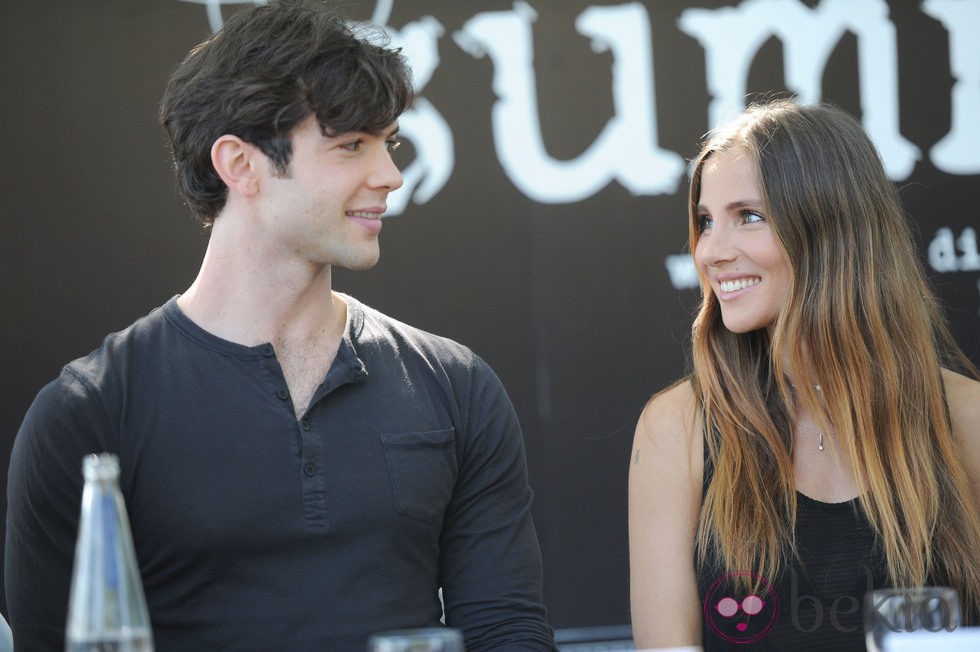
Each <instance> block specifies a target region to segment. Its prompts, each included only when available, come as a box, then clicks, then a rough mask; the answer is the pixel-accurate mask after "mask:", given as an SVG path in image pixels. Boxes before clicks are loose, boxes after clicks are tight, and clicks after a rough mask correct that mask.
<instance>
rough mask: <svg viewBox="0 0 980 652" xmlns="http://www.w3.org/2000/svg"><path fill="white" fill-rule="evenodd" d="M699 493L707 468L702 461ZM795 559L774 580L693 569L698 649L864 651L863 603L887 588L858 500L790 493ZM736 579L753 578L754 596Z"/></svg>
mask: <svg viewBox="0 0 980 652" xmlns="http://www.w3.org/2000/svg"><path fill="white" fill-rule="evenodd" d="M705 457H706V459H705V481H704V486H705V488H707V486H708V483H709V482H710V477H711V466H710V463H709V460H708V459H707V453H706V455H705ZM796 539H797V548H798V551H799V558H798V559H797V558H792V559H790V560H788V561H787V564H786V567H785V568H784V569H783V572H782V574H781V575H780V576H779V577H777V578H757V577H755V576H754V575H753V574H752V573H750V572H749V571H744V572H741V571H740V572H736V573H733V574H731V576H726V574H725V572H724V570H723V569H720V568H718V567H709V565H707V564H706V565H704V566H701V565H699V567H698V568H697V579H698V590H699V593H700V596H701V605H702V607H703V608H704V618H703V627H702V629H703V634H702V641H703V642H702V645H703V647H704V651H705V652H715V651H719V650H733V651H734V650H737V651H739V652H745V651H746V650H774V651H775V650H780V651H782V650H793V651H806V650H814V651H821V652H822V651H824V650H833V651H834V652H848V651H851V650H853V651H854V652H864V650H865V649H866V648H865V643H864V624H863V615H862V612H863V601H864V594H865V593H866V592H868V591H870V590H872V589H873V588H879V587H883V586H887V585H888V580H887V573H886V570H885V557H884V554H883V553H882V551H881V547H880V546H878V545H876V538H875V535H874V531H873V530H872V528H871V525H870V523H869V522H868V520H867V518H866V517H865V516H864V513H863V512H862V510H861V508H860V506H859V505H858V501H857V500H856V499H855V500H851V501H848V502H844V503H824V502H820V501H818V500H814V499H812V498H810V497H808V496H805V495H804V494H801V493H797V515H796ZM738 575H746V576H747V577H749V578H750V579H757V580H758V582H757V585H758V587H759V588H758V590H757V591H756V594H755V595H754V596H750V595H746V593H747V592H746V591H745V590H742V589H740V588H738V586H737V584H736V583H735V582H734V581H733V580H737V579H740V578H739V577H737V576H738Z"/></svg>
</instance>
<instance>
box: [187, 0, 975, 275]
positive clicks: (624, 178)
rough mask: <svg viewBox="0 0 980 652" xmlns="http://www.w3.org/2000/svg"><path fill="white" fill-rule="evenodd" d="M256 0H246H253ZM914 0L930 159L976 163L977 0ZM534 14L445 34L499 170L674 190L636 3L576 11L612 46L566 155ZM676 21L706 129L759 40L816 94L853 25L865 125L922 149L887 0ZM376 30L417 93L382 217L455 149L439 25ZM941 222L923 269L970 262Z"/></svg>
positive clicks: (413, 193) (529, 181) (526, 9)
mask: <svg viewBox="0 0 980 652" xmlns="http://www.w3.org/2000/svg"><path fill="white" fill-rule="evenodd" d="M181 1H183V2H195V3H198V4H202V5H206V7H207V11H208V17H209V20H210V23H211V28H212V29H218V28H219V27H220V26H221V11H220V7H221V5H223V4H242V3H241V2H232V1H231V0H181ZM266 1H267V0H252V4H265V3H266ZM391 5H392V0H378V1H377V9H376V11H375V15H374V22H376V23H379V24H383V25H384V24H386V23H387V22H388V18H389V17H390V13H391ZM921 8H922V11H923V12H924V13H926V14H928V15H929V16H931V17H933V18H935V19H936V20H938V21H939V22H940V23H941V24H942V25H943V26H944V27H945V28H946V30H947V32H948V34H949V43H950V46H949V51H950V70H951V72H952V74H953V76H954V78H955V85H954V87H953V90H952V97H951V100H952V101H951V115H950V125H951V127H950V130H949V132H948V133H947V134H946V135H945V137H944V138H942V140H940V141H939V142H938V143H937V144H936V145H935V146H934V147H932V149H931V150H930V152H929V156H930V160H931V161H932V162H933V164H934V165H935V166H936V167H937V168H938V169H939V170H942V171H943V172H946V173H948V174H957V175H966V174H977V173H980V129H978V128H977V126H976V116H977V115H980V39H977V38H976V36H975V34H974V32H975V26H976V25H977V24H980V3H976V2H964V1H962V0H924V1H923V2H922V3H921ZM536 18H537V14H536V12H535V11H534V9H533V7H532V6H531V4H530V3H528V2H525V1H523V0H518V1H517V2H515V3H514V5H513V8H512V9H511V10H508V11H492V12H482V13H477V14H475V15H474V16H473V17H472V18H470V19H469V20H467V21H466V22H465V23H464V25H463V27H462V28H461V29H460V30H459V31H457V32H456V33H454V34H453V40H454V41H455V42H456V44H457V45H458V46H459V47H460V48H462V49H463V50H464V51H466V52H468V53H469V54H471V55H472V56H474V57H483V56H488V57H489V59H490V61H491V63H492V64H493V81H492V87H493V91H494V94H495V95H496V100H495V102H494V106H493V111H492V129H493V138H494V145H495V148H496V153H497V158H498V160H499V161H500V164H501V167H502V168H503V170H504V172H505V174H506V175H507V177H508V179H510V181H511V182H512V183H513V184H514V185H515V187H517V188H518V189H519V190H520V191H521V192H522V193H524V194H525V195H526V196H527V197H529V198H530V199H532V200H534V201H538V202H542V203H571V202H577V201H581V200H582V199H585V198H587V197H590V196H591V195H593V194H595V193H596V192H599V191H600V190H601V189H602V188H603V187H604V186H605V185H607V184H608V183H609V182H610V181H613V180H615V181H618V182H619V183H620V184H622V186H623V187H624V188H626V189H627V190H629V191H630V192H631V193H633V194H635V195H661V194H672V193H674V192H676V191H677V190H678V186H679V183H680V181H681V177H682V176H683V173H684V169H683V159H682V158H681V157H680V156H679V155H678V154H676V153H674V152H670V151H667V150H664V149H662V148H661V147H660V146H659V144H658V140H657V115H656V94H655V93H656V85H655V80H654V75H653V50H652V47H651V34H650V15H649V12H648V11H647V9H646V7H644V5H642V4H641V3H639V2H629V3H624V4H620V5H610V6H591V7H588V8H586V9H585V10H584V11H583V12H582V13H580V14H579V16H578V17H577V19H576V21H575V28H576V30H577V31H578V32H579V33H580V34H582V35H583V36H585V37H587V38H589V39H591V43H592V48H593V50H594V51H596V52H605V51H608V52H610V54H611V55H612V88H611V93H612V97H613V108H614V115H613V116H611V117H610V119H609V121H608V122H607V123H606V125H605V127H604V129H603V130H602V132H601V133H600V134H599V136H598V137H597V138H596V140H595V141H594V142H593V143H592V145H590V146H589V147H588V148H587V149H586V150H585V151H584V152H582V153H581V154H580V155H579V156H578V157H576V158H574V159H572V160H558V159H555V158H553V157H552V156H550V155H549V154H548V152H547V151H546V148H545V146H544V140H543V137H542V134H541V119H542V116H541V115H540V114H539V111H538V106H537V99H536V95H537V93H536V75H535V67H534V42H533V34H532V30H531V25H532V23H533V22H534V21H535V20H536ZM677 26H678V28H679V29H680V30H681V31H682V32H683V33H685V34H688V35H689V36H691V37H692V38H695V39H696V40H697V41H698V42H699V43H700V44H701V46H702V47H703V48H704V50H705V79H706V82H707V86H708V89H709V92H710V93H711V95H712V98H711V101H710V104H709V122H710V123H711V124H710V125H706V128H710V127H712V126H714V125H716V124H717V123H718V122H720V121H722V120H724V119H726V118H728V117H730V116H732V115H734V114H736V113H737V112H738V111H739V110H740V109H741V108H742V103H743V101H744V97H745V92H746V84H747V76H748V71H749V69H750V67H751V65H752V62H753V60H754V59H755V57H756V56H757V54H758V51H759V49H760V48H761V47H762V46H763V44H764V43H765V42H766V41H767V40H768V39H770V38H773V37H775V38H778V39H779V40H780V42H781V43H782V44H783V49H784V52H785V57H786V60H785V62H784V69H785V71H786V86H787V88H789V89H790V90H792V91H793V92H795V93H796V94H797V95H798V96H799V98H800V101H802V102H817V101H819V100H820V99H821V80H822V77H823V71H824V69H825V67H826V64H827V61H828V59H829V57H830V55H831V53H832V52H833V50H834V48H835V47H836V46H837V44H838V43H839V41H840V39H841V38H842V37H843V36H844V34H845V33H848V32H849V33H851V34H853V35H854V36H855V38H856V41H857V49H858V52H857V54H858V70H857V72H858V84H859V93H860V101H861V109H862V119H863V121H864V127H865V129H866V130H867V131H868V134H869V135H870V136H871V138H872V140H874V142H875V144H876V145H877V146H878V148H879V150H880V151H881V152H882V158H883V160H884V162H885V167H886V170H887V171H888V174H889V176H890V177H891V178H892V179H893V180H895V181H900V180H903V179H905V178H907V177H908V176H909V175H910V174H911V172H912V169H913V167H914V165H915V162H916V161H917V160H918V159H919V158H920V151H919V149H918V148H917V147H916V146H915V145H914V144H912V143H910V142H909V141H908V140H906V139H905V138H904V137H903V136H902V135H901V133H900V132H899V103H898V62H897V59H898V56H897V39H896V34H895V27H894V25H893V24H892V23H891V21H890V20H889V18H888V4H887V3H886V2H885V0H821V1H820V2H819V3H818V4H817V5H816V6H815V7H813V8H810V7H808V6H806V5H804V4H803V3H802V2H800V0H744V1H743V2H741V3H739V4H737V5H733V6H730V7H721V8H716V9H703V8H690V9H686V10H684V11H683V12H682V14H681V17H680V19H679V21H678V25H677ZM386 29H387V30H388V31H389V33H390V35H391V39H392V44H393V45H395V46H400V47H403V48H404V52H405V55H406V57H407V58H408V60H409V62H410V63H411V65H412V67H413V72H414V74H413V82H414V84H415V87H416V90H417V91H418V92H419V93H420V97H419V99H418V100H417V103H416V105H415V107H414V108H413V109H411V110H410V111H408V112H406V114H405V115H404V116H403V117H402V119H401V120H400V124H401V127H402V129H401V132H402V134H403V135H404V136H405V137H406V138H407V139H408V140H410V141H411V142H412V144H413V145H414V146H415V151H416V158H415V160H414V161H413V162H412V163H411V164H410V165H409V166H408V167H406V168H405V171H404V175H405V184H404V185H403V187H402V188H401V189H400V190H398V191H397V192H395V193H393V194H392V196H391V198H390V202H389V203H390V206H389V214H392V215H397V214H400V213H401V212H403V211H404V209H405V207H406V206H407V204H408V201H409V199H412V200H414V202H415V203H418V204H424V203H426V202H427V201H429V200H430V199H431V198H432V197H434V196H435V195H436V194H438V192H439V191H440V190H441V189H442V188H443V187H444V186H445V184H446V182H447V181H448V179H449V177H450V175H451V174H452V170H453V167H454V165H455V156H454V145H453V135H452V129H451V127H450V125H449V123H448V122H447V121H446V120H445V118H444V117H443V116H442V115H441V114H440V113H439V111H438V110H437V108H436V107H435V106H434V105H433V104H432V103H431V102H430V101H428V100H427V99H426V98H424V97H422V94H421V91H422V90H423V89H424V87H425V85H426V84H427V83H428V81H429V79H431V77H432V76H433V74H435V72H436V70H437V69H438V67H439V64H440V58H439V52H438V42H439V40H440V38H442V37H443V36H444V30H443V27H442V25H441V24H440V23H439V21H438V20H437V19H436V18H435V17H433V16H424V17H421V18H420V19H419V20H417V21H414V22H411V23H408V24H406V25H405V26H404V27H402V28H401V29H400V30H396V29H393V28H390V27H387V26H386ZM545 119H547V117H545ZM944 231H949V230H948V229H945V230H943V229H941V230H940V233H939V234H937V236H936V239H935V240H934V241H933V243H931V244H930V263H932V266H933V268H934V269H936V271H940V272H943V271H954V269H955V271H965V270H975V269H977V267H976V245H975V242H976V239H975V234H974V231H973V229H971V228H967V229H966V230H964V231H963V233H962V234H961V235H960V237H959V238H958V239H957V240H956V242H957V243H958V244H959V245H960V248H961V249H962V250H963V252H964V253H963V255H962V257H959V258H957V257H956V255H955V248H954V245H953V242H954V240H953V235H952V232H951V231H950V232H949V233H948V234H946V233H944ZM970 242H972V243H974V244H973V245H972V247H973V248H972V249H969V246H971V245H969V243H970ZM933 251H936V252H939V253H936V254H933ZM950 252H952V253H950ZM971 252H972V253H971ZM951 265H955V267H954V266H951ZM665 266H666V267H667V269H668V273H669V276H670V279H671V283H672V285H674V287H677V288H682V287H695V286H696V285H697V275H696V274H695V273H694V269H693V263H692V261H691V259H690V256H689V255H677V256H670V257H668V259H667V260H665Z"/></svg>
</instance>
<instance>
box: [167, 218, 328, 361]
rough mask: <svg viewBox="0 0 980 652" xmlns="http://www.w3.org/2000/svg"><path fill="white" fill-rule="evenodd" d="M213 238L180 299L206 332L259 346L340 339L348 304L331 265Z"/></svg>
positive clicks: (217, 235)
mask: <svg viewBox="0 0 980 652" xmlns="http://www.w3.org/2000/svg"><path fill="white" fill-rule="evenodd" d="M255 249H256V248H255V247H252V246H249V244H248V243H246V242H241V241H236V239H235V238H234V237H229V236H228V235H227V234H226V233H222V232H213V233H212V235H211V240H210V242H209V243H208V249H207V252H206V253H205V255H204V260H203V262H202V264H201V269H200V271H199V272H198V275H197V278H196V279H195V280H194V282H193V283H192V284H191V286H190V288H188V290H187V291H186V292H185V293H184V294H182V295H181V296H180V298H178V300H177V303H178V305H179V306H180V308H181V310H183V311H184V313H185V314H186V315H187V316H188V317H189V318H190V319H191V320H192V321H194V322H195V323H196V324H198V325H199V326H200V327H202V328H203V329H204V330H206V331H208V332H210V333H212V334H214V335H217V336H218V337H221V338H223V339H227V340H230V341H232V342H237V343H239V344H244V345H246V346H255V345H258V344H264V343H266V342H272V343H278V344H283V343H295V344H297V345H299V346H300V348H302V343H303V342H314V341H322V340H323V339H324V338H326V339H331V340H332V339H339V337H340V335H341V334H342V332H343V326H344V323H345V318H346V304H345V303H344V301H343V300H342V299H341V298H340V297H339V296H337V295H336V294H334V293H333V291H332V287H331V268H330V266H329V265H321V266H314V265H309V264H306V263H303V262H300V261H295V260H281V259H275V258H274V257H270V256H267V255H263V254H262V253H261V252H256V250H255Z"/></svg>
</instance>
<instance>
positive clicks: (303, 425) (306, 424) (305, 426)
mask: <svg viewBox="0 0 980 652" xmlns="http://www.w3.org/2000/svg"><path fill="white" fill-rule="evenodd" d="M299 427H300V428H302V429H303V430H309V429H310V422H309V421H307V420H306V419H303V420H302V421H300V422H299Z"/></svg>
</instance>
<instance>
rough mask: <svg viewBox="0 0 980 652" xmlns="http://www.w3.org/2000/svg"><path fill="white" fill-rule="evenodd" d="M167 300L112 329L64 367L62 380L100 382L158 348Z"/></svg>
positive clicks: (84, 382)
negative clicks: (123, 326) (96, 343)
mask: <svg viewBox="0 0 980 652" xmlns="http://www.w3.org/2000/svg"><path fill="white" fill-rule="evenodd" d="M165 309H166V304H165V305H164V306H160V307H157V308H154V309H153V310H152V311H150V312H149V313H148V314H146V315H144V316H142V317H140V318H139V319H137V320H136V321H134V322H132V323H131V324H129V325H128V326H126V327H125V328H123V329H121V330H118V331H114V332H112V333H109V334H108V335H106V336H105V338H103V340H102V343H101V344H100V345H99V346H98V347H96V348H95V349H94V350H93V351H91V352H90V353H89V354H88V355H84V356H82V357H79V358H76V359H74V360H72V361H71V362H69V363H68V364H66V365H65V366H64V368H63V369H62V373H61V376H60V380H61V381H63V382H64V381H67V382H69V383H72V382H81V383H83V384H91V385H99V384H101V383H103V382H104V381H105V380H106V378H107V377H108V376H109V375H111V374H113V373H115V372H118V371H119V370H120V368H125V367H126V366H128V364H129V363H130V362H131V361H132V360H133V359H134V358H137V357H139V356H140V355H145V354H147V352H148V351H149V350H151V349H155V348H156V347H157V345H156V344H155V343H157V342H158V341H159V335H160V334H161V333H162V332H163V330H164V328H165V324H166V323H167V318H166V316H165V314H164V313H165Z"/></svg>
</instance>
